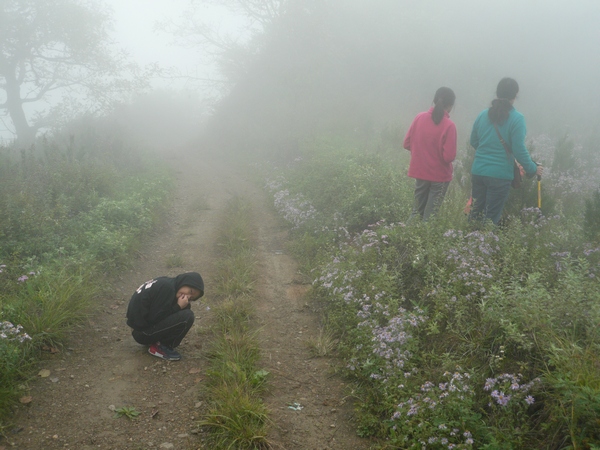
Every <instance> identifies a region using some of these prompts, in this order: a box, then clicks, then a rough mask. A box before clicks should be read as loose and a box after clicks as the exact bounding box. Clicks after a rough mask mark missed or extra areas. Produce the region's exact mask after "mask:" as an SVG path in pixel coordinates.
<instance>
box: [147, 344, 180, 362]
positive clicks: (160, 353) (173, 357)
mask: <svg viewBox="0 0 600 450" xmlns="http://www.w3.org/2000/svg"><path fill="white" fill-rule="evenodd" d="M148 353H150V354H151V355H152V356H156V357H157V358H162V359H166V360H167V361H179V360H180V359H181V355H180V354H179V353H178V352H176V351H175V350H173V349H172V348H169V347H167V346H166V345H162V344H161V343H160V342H157V343H156V344H152V345H151V346H150V347H149V348H148Z"/></svg>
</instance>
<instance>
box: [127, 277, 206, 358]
mask: <svg viewBox="0 0 600 450" xmlns="http://www.w3.org/2000/svg"><path fill="white" fill-rule="evenodd" d="M203 295H204V281H203V280H202V277H201V276H200V274H199V273H197V272H188V273H182V274H181V275H177V276H176V277H175V278H170V277H158V278H155V279H153V280H150V281H146V282H145V283H144V284H142V285H141V286H140V287H139V288H138V289H137V290H136V291H135V292H134V294H133V295H132V296H131V300H130V301H129V306H128V307H127V325H129V326H130V327H131V328H133V331H132V332H131V335H132V336H133V338H134V339H135V340H136V342H138V343H140V344H142V345H148V346H149V348H148V352H149V353H150V354H151V355H153V356H156V357H158V358H162V359H166V360H169V361H178V360H180V359H181V355H180V354H179V353H178V352H177V351H176V350H175V348H176V347H177V346H179V344H181V341H182V340H183V338H184V337H185V335H186V334H187V332H188V331H190V328H191V327H192V325H193V324H194V313H193V312H192V309H191V304H190V302H193V301H195V300H198V299H199V298H200V297H202V296H203Z"/></svg>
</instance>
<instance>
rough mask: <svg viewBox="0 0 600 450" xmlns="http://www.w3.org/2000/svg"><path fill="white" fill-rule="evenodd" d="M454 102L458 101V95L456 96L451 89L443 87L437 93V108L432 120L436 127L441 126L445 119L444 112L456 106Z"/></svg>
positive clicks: (434, 109) (435, 99)
mask: <svg viewBox="0 0 600 450" xmlns="http://www.w3.org/2000/svg"><path fill="white" fill-rule="evenodd" d="M454 100H456V95H454V91H453V90H452V89H450V88H447V87H441V88H439V89H438V90H437V91H435V96H434V97H433V104H434V105H435V107H434V108H433V112H432V113H431V118H432V119H433V122H434V123H435V124H436V125H439V124H440V122H441V121H442V119H443V118H444V110H445V109H446V108H448V107H452V106H454Z"/></svg>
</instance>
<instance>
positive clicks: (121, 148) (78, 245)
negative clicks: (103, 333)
mask: <svg viewBox="0 0 600 450" xmlns="http://www.w3.org/2000/svg"><path fill="white" fill-rule="evenodd" d="M90 130H91V128H88V129H87V130H86V132H85V133H83V135H82V134H80V135H79V136H83V137H81V138H72V139H64V138H63V137H62V136H60V135H58V136H56V137H55V139H54V140H53V141H48V140H40V142H38V145H37V147H35V148H32V149H30V150H28V151H22V152H16V151H15V150H14V149H12V148H2V149H0V210H1V211H2V214H0V282H2V286H3V289H2V292H0V322H1V323H2V324H11V326H12V325H13V324H14V326H19V327H23V328H22V331H23V333H26V335H27V336H28V337H29V338H30V339H27V340H26V342H19V341H18V339H15V338H14V337H11V336H8V335H7V333H5V332H2V333H1V334H0V359H1V361H2V363H1V365H0V382H1V383H0V421H2V422H0V427H1V426H2V424H3V421H4V420H5V419H6V418H7V417H8V416H9V413H10V411H11V407H12V405H13V404H14V402H15V400H16V398H18V396H19V395H20V394H21V393H22V392H23V391H24V389H26V382H27V380H28V378H29V377H30V370H31V368H32V367H33V365H34V363H35V361H36V359H37V357H38V356H39V349H40V347H41V346H44V345H45V346H51V347H55V346H60V345H62V344H63V343H64V342H65V340H66V338H67V337H68V335H69V333H70V331H72V329H73V327H74V326H75V325H76V324H77V323H79V322H80V321H81V320H82V319H83V318H84V317H85V316H86V315H87V314H88V313H89V312H90V305H91V304H92V303H93V302H92V300H93V298H94V297H95V296H96V295H98V293H99V291H100V286H101V280H102V279H103V277H104V276H105V274H107V273H109V272H111V271H113V270H115V269H117V268H119V267H123V266H124V265H125V264H127V262H128V261H129V260H130V259H131V256H130V255H131V252H132V250H133V249H134V248H135V246H136V245H137V244H138V243H139V242H140V240H141V239H142V237H143V236H144V234H145V233H146V232H148V231H149V230H150V229H151V228H152V227H153V226H155V225H156V224H157V223H158V222H159V221H160V220H161V219H162V217H163V216H164V213H165V211H166V208H167V200H168V198H169V193H170V192H171V190H172V186H173V183H172V178H171V176H170V174H169V172H168V171H167V170H166V169H161V168H160V167H164V165H160V164H152V158H150V157H148V156H144V155H142V154H141V153H140V152H139V151H136V150H134V149H133V148H129V147H128V146H127V145H126V144H125V143H123V142H121V143H119V142H117V141H116V140H115V139H113V138H111V139H113V140H112V141H111V142H110V143H108V142H106V140H105V139H104V136H106V135H98V134H97V135H94V133H90ZM79 131H81V130H79ZM86 133H87V134H86ZM117 134H118V133H117ZM108 135H110V136H113V135H114V134H113V133H109V134H108ZM61 141H62V142H65V141H66V143H64V144H61V143H60V142H61ZM76 142H80V143H79V144H78V145H75V143H76ZM105 144H106V145H105ZM117 150H118V151H117ZM115 151H117V153H115ZM119 152H123V153H119ZM3 326H7V327H8V325H3ZM11 329H14V327H13V328H11ZM5 335H7V336H8V337H5Z"/></svg>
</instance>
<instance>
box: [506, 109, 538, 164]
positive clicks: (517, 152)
mask: <svg viewBox="0 0 600 450" xmlns="http://www.w3.org/2000/svg"><path fill="white" fill-rule="evenodd" d="M526 135H527V127H526V126H525V119H524V118H521V120H519V121H517V122H516V123H515V126H514V127H513V129H512V130H511V134H510V142H511V149H512V152H513V155H514V157H515V159H516V160H517V162H518V163H519V164H521V166H523V169H525V172H526V173H527V174H528V175H532V174H535V172H536V170H537V165H536V164H535V163H534V162H533V160H532V159H531V155H530V154H529V151H528V150H527V147H525V136H526Z"/></svg>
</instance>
